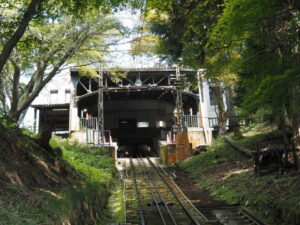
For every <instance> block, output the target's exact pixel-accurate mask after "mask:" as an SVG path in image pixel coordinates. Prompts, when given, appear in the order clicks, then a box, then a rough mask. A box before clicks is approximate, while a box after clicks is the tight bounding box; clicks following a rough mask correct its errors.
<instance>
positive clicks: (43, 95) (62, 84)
mask: <svg viewBox="0 0 300 225" xmlns="http://www.w3.org/2000/svg"><path fill="white" fill-rule="evenodd" d="M70 89H71V76H70V71H69V70H67V69H66V70H63V71H62V72H60V73H59V74H57V75H56V76H55V77H53V79H52V80H51V81H50V82H49V83H48V84H47V85H46V86H45V87H44V88H43V89H42V91H41V92H40V94H39V95H38V97H37V98H36V99H35V100H34V101H33V103H32V105H37V104H45V105H47V104H64V103H69V102H70V99H69V98H66V93H65V91H66V90H70ZM51 90H58V93H57V100H56V101H54V100H53V99H51V95H50V91H51ZM33 121H34V109H33V108H32V107H29V108H28V111H27V113H26V116H25V118H24V120H23V121H22V123H21V127H24V128H28V129H32V127H33Z"/></svg>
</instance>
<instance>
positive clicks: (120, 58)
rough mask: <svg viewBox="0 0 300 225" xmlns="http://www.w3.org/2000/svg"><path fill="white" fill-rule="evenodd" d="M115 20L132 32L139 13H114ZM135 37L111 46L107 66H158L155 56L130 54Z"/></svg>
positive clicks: (132, 36)
mask: <svg viewBox="0 0 300 225" xmlns="http://www.w3.org/2000/svg"><path fill="white" fill-rule="evenodd" d="M115 16H116V17H117V19H118V20H119V21H120V22H121V23H122V25H123V26H125V27H127V28H129V30H133V29H134V27H137V26H138V25H139V17H140V14H139V12H137V13H135V14H134V13H133V12H130V11H128V10H126V11H120V12H117V13H115ZM134 37H135V35H134V34H133V35H131V36H130V37H129V38H125V39H123V40H122V41H120V43H124V44H120V45H116V46H111V47H110V51H111V54H110V56H107V57H106V59H107V61H109V62H110V63H109V66H112V67H126V68H137V67H155V66H157V65H159V58H158V57H157V56H151V57H150V56H136V57H135V58H133V56H132V55H131V54H130V47H131V45H130V43H126V42H130V41H131V40H132V39H133V38H134Z"/></svg>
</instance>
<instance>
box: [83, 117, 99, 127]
mask: <svg viewBox="0 0 300 225" xmlns="http://www.w3.org/2000/svg"><path fill="white" fill-rule="evenodd" d="M97 125H98V119H97V118H96V117H91V118H80V120H79V128H80V130H84V129H85V128H87V129H95V130H96V129H97Z"/></svg>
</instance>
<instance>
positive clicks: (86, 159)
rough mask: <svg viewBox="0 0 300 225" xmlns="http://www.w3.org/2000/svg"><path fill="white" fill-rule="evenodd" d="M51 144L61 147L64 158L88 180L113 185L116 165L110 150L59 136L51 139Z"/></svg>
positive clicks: (108, 185)
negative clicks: (70, 140)
mask: <svg viewBox="0 0 300 225" xmlns="http://www.w3.org/2000/svg"><path fill="white" fill-rule="evenodd" d="M51 145H52V146H53V147H60V148H61V149H62V151H63V158H64V159H65V160H66V161H67V162H68V163H70V164H71V165H72V166H73V167H74V168H75V169H76V170H77V171H79V172H81V173H82V174H83V175H84V176H85V179H86V180H87V181H88V182H91V183H101V184H103V185H105V186H107V187H110V186H111V185H112V182H113V176H114V174H115V166H114V164H113V160H112V158H111V156H110V155H109V152H108V150H106V149H100V148H91V147H85V146H81V145H80V144H78V143H74V144H72V143H69V142H68V141H65V140H61V139H59V138H57V137H56V138H54V139H52V140H51Z"/></svg>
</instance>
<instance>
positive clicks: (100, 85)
mask: <svg viewBox="0 0 300 225" xmlns="http://www.w3.org/2000/svg"><path fill="white" fill-rule="evenodd" d="M103 89H104V87H103V69H102V66H100V71H99V79H98V146H99V147H100V146H101V147H103V146H104V141H103V136H104V107H103V106H104V104H103Z"/></svg>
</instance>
